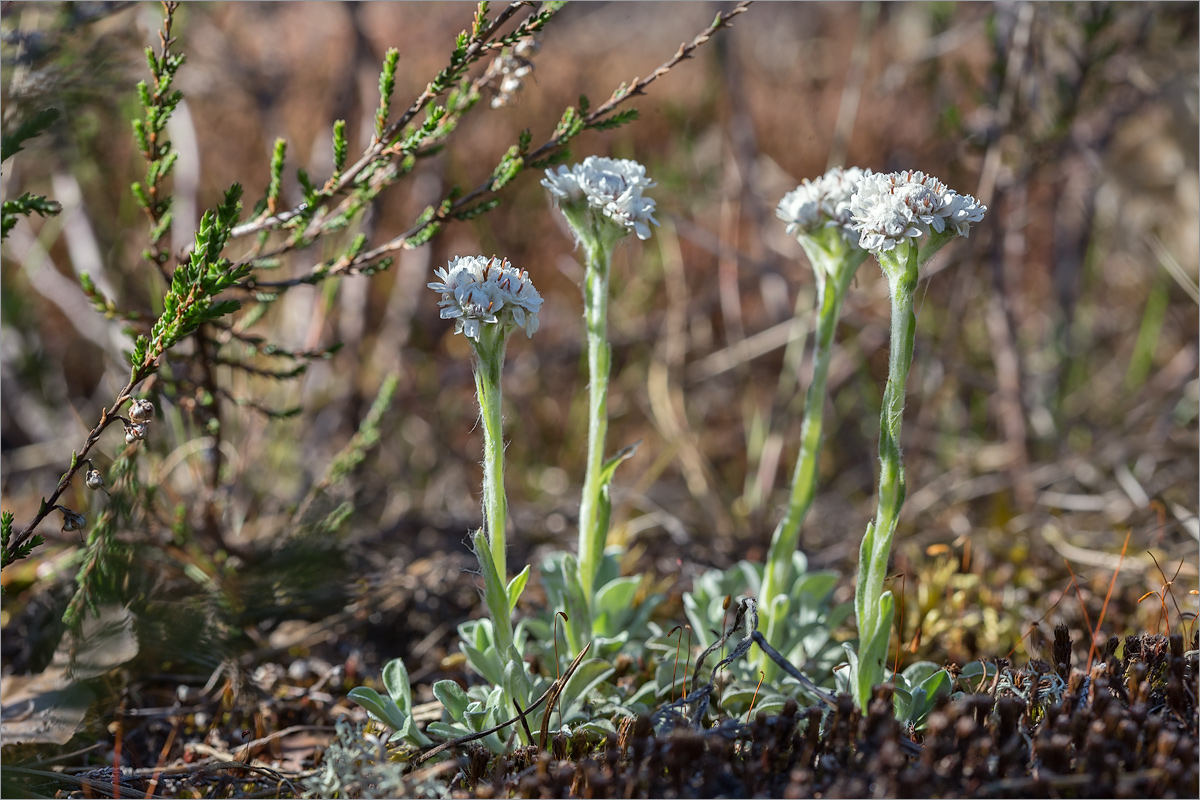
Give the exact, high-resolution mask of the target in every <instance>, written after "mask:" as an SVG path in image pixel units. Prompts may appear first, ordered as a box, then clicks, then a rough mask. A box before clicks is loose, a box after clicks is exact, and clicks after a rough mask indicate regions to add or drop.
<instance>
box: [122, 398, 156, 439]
mask: <svg viewBox="0 0 1200 800" xmlns="http://www.w3.org/2000/svg"><path fill="white" fill-rule="evenodd" d="M120 419H121V421H122V422H124V423H125V444H133V443H134V442H140V441H142V440H144V439H145V438H146V433H147V432H148V431H149V426H150V423H151V422H153V421H154V404H153V403H151V402H150V401H149V400H146V399H143V398H141V397H135V398H133V403H131V404H130V406H129V419H128V420H126V419H125V418H124V417H121V418H120Z"/></svg>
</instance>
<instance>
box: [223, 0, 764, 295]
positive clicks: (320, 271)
mask: <svg viewBox="0 0 1200 800" xmlns="http://www.w3.org/2000/svg"><path fill="white" fill-rule="evenodd" d="M751 1H752V0H743V2H741V3H738V5H737V6H736V7H735V8H734V9H732V10H731V11H728V12H720V13H718V14H717V16H716V18H715V19H714V20H713V21H712V23H711V24H709V26H708V27H706V28H705V29H704V30H703V31H701V32H700V33H698V34H697V35H696V36H695V38H693V39H692V41H690V42H684V43H683V44H681V45H680V46H679V49H678V50H676V51H675V55H673V56H672V57H671V58H670V59H668V60H667V61H665V62H663V63H662V64H661V65H660V66H659V67H658V68H657V69H655V70H654V71H653V72H651V73H650V75H648V76H647V77H645V78H635V79H634V80H633V83H632V84H624V83H622V84H621V86H620V87H618V88H617V89H616V90H615V91H614V92H613V93H612V95H611V96H610V97H609V98H608V99H607V100H605V101H604V102H603V103H602V104H601V105H600V106H598V107H597V108H596V109H595V110H593V111H591V112H590V113H588V114H587V115H586V116H584V117H583V119H582V125H581V126H579V127H578V128H577V130H583V129H588V128H596V127H598V126H602V125H603V123H604V122H605V121H606V119H608V118H609V115H611V114H612V113H613V112H614V111H616V109H617V108H618V107H619V106H620V105H621V104H623V103H624V102H626V101H627V100H629V99H630V98H631V97H634V96H636V95H644V94H645V93H646V91H645V90H646V87H648V86H649V85H650V84H651V83H653V82H654V81H656V80H658V79H659V78H661V77H662V76H663V75H666V74H667V73H668V72H670V71H671V69H673V68H674V67H675V66H676V65H677V64H679V62H681V61H683V60H685V59H688V58H691V57H692V54H693V53H694V52H695V51H696V49H697V48H699V47H700V46H701V45H703V44H705V43H706V42H708V41H709V39H711V38H712V36H713V34H714V33H716V32H717V31H718V30H720V29H721V28H726V27H729V26H730V24H731V22H730V21H731V20H732V19H733V18H734V17H735V16H737V15H738V14H741V13H743V12H745V11H746V10H747V9H748V8H749V7H750V4H751ZM577 130H576V131H575V132H577ZM573 135H574V133H573V132H572V131H569V130H561V129H560V130H556V131H555V132H554V135H553V136H551V137H550V138H549V139H548V140H546V142H545V143H543V144H542V145H541V146H539V147H538V148H537V149H536V150H533V151H532V152H530V153H528V154H527V155H525V156H524V162H525V164H527V165H532V164H535V163H536V162H538V161H540V160H544V159H546V158H549V157H551V156H553V155H554V151H556V150H557V149H558V148H561V147H562V146H563V145H564V144H565V143H566V142H567V140H568V139H570V138H571V136H573ZM381 152H382V151H381ZM360 161H361V159H360ZM355 166H356V167H358V165H357V164H356V165H355ZM364 166H365V165H364ZM351 169H352V170H353V169H354V168H353V167H352V168H351ZM495 193H496V187H495V179H494V177H489V179H488V180H487V181H485V182H484V183H482V184H480V185H479V186H477V187H475V188H474V189H472V190H471V191H469V192H467V193H465V194H462V195H459V196H458V197H457V198H455V199H453V200H451V198H450V197H449V196H447V198H446V199H445V200H443V201H442V202H441V203H439V204H438V205H437V207H436V209H435V210H434V212H433V213H432V214H430V215H427V217H426V218H423V219H421V220H419V221H418V222H417V223H415V224H414V225H413V226H412V227H410V228H409V229H408V230H406V231H404V232H403V233H401V234H400V235H399V236H396V237H394V238H392V239H390V240H389V241H387V242H384V243H383V244H381V245H378V246H377V247H374V248H372V249H370V250H365V251H363V252H361V253H359V254H358V255H356V256H354V257H352V258H346V257H342V258H339V259H336V260H334V261H333V262H326V263H323V264H319V265H317V266H315V267H313V268H312V269H311V270H309V272H308V273H306V274H305V275H301V276H299V277H295V278H290V279H285V280H279V281H259V280H257V279H255V278H253V277H251V278H248V279H247V280H245V281H243V282H242V283H241V284H240V285H239V286H238V287H237V288H239V289H243V290H258V289H286V288H290V287H293V286H300V285H303V284H306V283H314V282H316V281H317V280H320V279H323V278H328V277H333V276H338V275H354V274H357V273H359V272H361V271H362V270H363V269H364V268H367V267H368V265H370V264H372V263H374V262H376V261H379V260H380V259H383V258H385V257H388V256H389V255H390V254H392V253H395V252H397V251H400V250H411V249H413V248H415V247H417V246H419V245H421V244H424V243H425V241H426V238H425V237H423V236H421V234H422V233H423V232H425V231H426V229H427V228H429V227H430V226H432V225H437V226H439V227H440V226H441V225H442V224H444V223H445V222H447V221H448V220H451V219H454V218H456V216H457V215H459V214H461V213H462V212H463V211H464V210H467V209H469V208H471V207H472V206H473V205H474V204H476V203H478V202H480V201H483V200H485V199H486V198H487V197H488V196H489V195H493V194H495ZM296 213H299V212H298V211H292V212H288V214H290V215H291V216H295V214H296ZM250 225H253V226H258V227H251V228H247V226H244V225H243V226H239V227H238V228H235V229H234V234H233V235H234V236H239V235H243V234H244V233H251V232H254V231H256V230H260V229H261V224H260V223H258V222H255V223H250ZM243 229H245V230H243ZM413 240H416V243H415V244H414V243H413Z"/></svg>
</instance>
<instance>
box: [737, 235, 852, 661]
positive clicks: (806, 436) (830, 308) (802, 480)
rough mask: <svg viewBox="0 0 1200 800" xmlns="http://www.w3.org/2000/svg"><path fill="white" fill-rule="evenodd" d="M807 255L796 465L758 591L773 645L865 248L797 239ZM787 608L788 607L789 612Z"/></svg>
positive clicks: (812, 491)
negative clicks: (831, 247)
mask: <svg viewBox="0 0 1200 800" xmlns="http://www.w3.org/2000/svg"><path fill="white" fill-rule="evenodd" d="M802 243H804V244H805V245H806V247H805V250H806V251H807V252H808V255H809V260H810V261H812V262H813V267H814V270H813V271H814V273H815V274H816V276H817V283H818V292H819V295H820V303H821V306H820V312H819V316H818V321H817V330H816V335H815V337H814V341H813V376H812V382H811V383H809V385H808V391H807V393H806V394H805V398H804V421H803V423H801V427H800V452H799V453H798V454H797V456H796V469H795V472H794V474H793V476H792V494H791V499H790V500H789V502H788V508H787V513H786V514H785V515H784V518H783V519H782V520H781V521H780V523H779V525H778V527H776V528H775V533H774V535H773V536H772V537H771V549H770V551H769V552H768V555H767V564H766V567H765V568H764V569H763V583H762V589H761V591H760V592H759V613H760V614H762V613H763V612H764V611H765V612H766V623H767V641H768V642H770V643H771V645H772V646H774V647H782V646H783V641H782V640H783V632H784V626H785V623H786V620H785V619H780V615H779V614H775V613H772V609H773V606H772V601H774V599H775V597H776V596H777V595H780V594H784V595H786V594H787V593H788V587H789V585H790V584H791V582H792V580H793V579H794V578H795V576H794V575H792V554H793V553H795V552H796V548H797V547H798V546H799V544H800V526H801V524H803V522H804V518H805V516H806V515H807V514H808V510H809V508H810V507H811V506H812V502H813V498H814V496H815V495H816V492H817V479H818V477H819V475H820V472H819V469H818V465H819V461H820V456H821V433H822V426H823V422H824V417H825V385H826V379H827V378H828V376H829V362H830V360H831V358H832V355H833V337H834V333H835V332H836V330H837V323H838V319H839V318H840V317H841V313H842V303H843V301H844V300H845V299H846V293H847V291H848V290H849V288H850V282H851V281H852V280H853V279H854V273H855V271H856V270H857V269H858V265H859V264H861V263H862V261H863V257H864V255H865V254H863V253H862V251H859V250H853V251H850V252H849V253H846V254H845V255H844V256H842V257H839V255H834V254H830V253H828V252H827V251H824V250H822V249H820V248H819V247H818V245H817V244H816V243H815V242H812V243H809V242H803V240H802ZM792 610H793V609H788V611H787V613H790V612H791V611H792ZM759 669H761V670H762V671H763V672H764V673H766V678H765V679H764V680H766V681H771V680H773V679H774V677H775V674H776V672H777V671H778V665H777V664H776V663H775V662H774V661H772V660H771V659H770V658H768V657H767V656H766V654H765V653H762V654H760V659H759Z"/></svg>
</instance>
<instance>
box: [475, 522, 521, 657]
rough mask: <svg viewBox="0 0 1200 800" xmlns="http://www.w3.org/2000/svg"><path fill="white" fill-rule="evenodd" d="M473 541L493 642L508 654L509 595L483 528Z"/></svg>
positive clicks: (509, 641)
mask: <svg viewBox="0 0 1200 800" xmlns="http://www.w3.org/2000/svg"><path fill="white" fill-rule="evenodd" d="M472 541H473V543H474V546H475V556H476V558H478V559H479V567H480V570H481V571H482V572H483V601H484V604H485V605H486V606H487V608H488V613H489V615H490V616H491V618H492V636H493V639H492V641H493V644H494V645H495V648H496V649H497V650H498V651H499V652H501V653H506V652H508V646H509V645H510V644H512V617H511V616H510V614H509V607H508V594H507V592H506V591H505V588H504V584H503V583H501V580H500V575H499V574H498V573H497V572H496V563H495V562H494V561H492V551H491V547H490V545H489V544H488V540H487V537H486V536H485V535H484V533H483V529H482V528H480V529H478V530H476V531H475V534H474V536H473V537H472Z"/></svg>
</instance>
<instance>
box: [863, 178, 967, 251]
mask: <svg viewBox="0 0 1200 800" xmlns="http://www.w3.org/2000/svg"><path fill="white" fill-rule="evenodd" d="M985 211H987V206H984V205H981V204H980V203H979V202H978V201H977V200H976V199H975V198H974V197H971V196H970V195H966V194H959V193H958V192H956V191H954V190H953V189H948V188H947V187H946V184H944V183H942V182H941V181H939V180H938V179H937V178H935V177H933V176H932V175H926V174H925V173H924V172H919V171H917V170H905V171H904V172H892V173H889V174H886V175H885V174H873V175H865V176H864V177H863V179H862V183H861V184H859V187H858V190H857V191H856V192H855V194H854V197H853V198H851V200H850V214H851V217H852V220H853V225H854V230H856V231H857V232H858V233H859V245H860V246H861V247H862V248H863V249H864V250H870V251H871V252H873V253H878V252H882V251H887V250H892V249H894V248H895V247H896V246H897V245H898V244H900V243H901V242H903V241H905V240H908V241H910V242H914V241H915V240H916V239H919V238H920V237H922V236H927V235H931V234H941V233H948V232H951V231H952V232H953V233H955V234H957V235H959V236H968V235H970V231H971V225H972V223H976V222H979V221H980V220H982V219H983V214H984V212H985Z"/></svg>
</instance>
